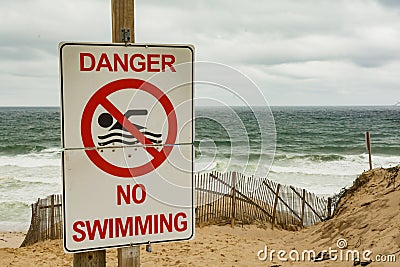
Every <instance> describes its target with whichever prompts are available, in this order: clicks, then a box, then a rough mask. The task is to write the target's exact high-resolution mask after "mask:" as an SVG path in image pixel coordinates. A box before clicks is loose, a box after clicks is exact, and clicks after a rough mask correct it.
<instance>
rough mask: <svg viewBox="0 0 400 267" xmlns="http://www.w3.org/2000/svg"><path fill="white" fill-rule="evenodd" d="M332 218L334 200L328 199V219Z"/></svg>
mask: <svg viewBox="0 0 400 267" xmlns="http://www.w3.org/2000/svg"><path fill="white" fill-rule="evenodd" d="M331 216H332V198H331V197H328V219H329V218H330V217H331Z"/></svg>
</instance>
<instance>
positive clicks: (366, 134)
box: [365, 132, 372, 170]
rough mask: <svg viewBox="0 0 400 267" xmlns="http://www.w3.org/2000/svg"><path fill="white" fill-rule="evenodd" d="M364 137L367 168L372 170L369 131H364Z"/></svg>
mask: <svg viewBox="0 0 400 267" xmlns="http://www.w3.org/2000/svg"><path fill="white" fill-rule="evenodd" d="M365 138H366V141H367V150H368V159H369V169H370V170H372V155H371V137H370V134H369V132H366V133H365Z"/></svg>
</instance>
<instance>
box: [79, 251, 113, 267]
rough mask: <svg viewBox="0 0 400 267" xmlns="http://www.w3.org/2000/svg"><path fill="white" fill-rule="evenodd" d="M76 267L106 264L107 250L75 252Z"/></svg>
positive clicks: (93, 266)
mask: <svg viewBox="0 0 400 267" xmlns="http://www.w3.org/2000/svg"><path fill="white" fill-rule="evenodd" d="M73 266H74V267H88V266H90V267H98V266H104V267H105V266H106V250H104V249H103V250H97V251H89V252H81V253H75V254H74V263H73Z"/></svg>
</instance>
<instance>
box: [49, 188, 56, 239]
mask: <svg viewBox="0 0 400 267" xmlns="http://www.w3.org/2000/svg"><path fill="white" fill-rule="evenodd" d="M50 201H51V203H50V239H51V240H53V239H55V235H56V234H55V228H54V195H51V200H50Z"/></svg>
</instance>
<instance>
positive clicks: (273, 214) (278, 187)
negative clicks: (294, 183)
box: [272, 184, 281, 229]
mask: <svg viewBox="0 0 400 267" xmlns="http://www.w3.org/2000/svg"><path fill="white" fill-rule="evenodd" d="M280 188H281V185H280V184H278V186H277V187H276V192H275V200H274V210H273V212H272V229H274V224H275V217H276V207H277V205H278V200H279V189H280Z"/></svg>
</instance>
